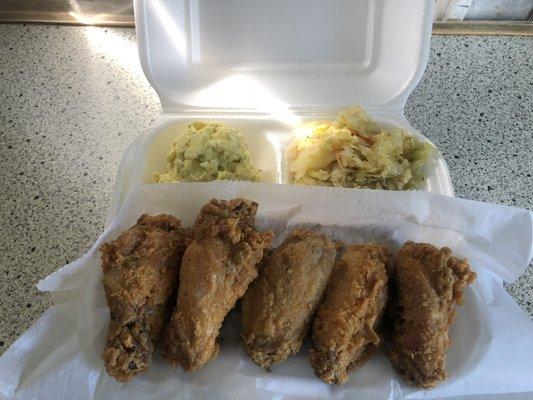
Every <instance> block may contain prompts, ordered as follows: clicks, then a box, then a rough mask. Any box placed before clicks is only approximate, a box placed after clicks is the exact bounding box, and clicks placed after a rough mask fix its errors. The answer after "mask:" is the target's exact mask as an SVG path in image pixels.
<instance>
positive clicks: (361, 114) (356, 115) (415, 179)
mask: <svg viewBox="0 0 533 400" xmlns="http://www.w3.org/2000/svg"><path fill="white" fill-rule="evenodd" d="M301 132H303V135H301V136H302V137H301V138H298V139H296V140H295V141H294V142H293V143H292V144H291V146H290V147H289V151H288V161H289V169H290V173H291V176H292V182H293V183H295V184H300V185H319V186H337V187H346V188H370V189H390V190H407V189H415V188H418V187H419V186H420V185H421V184H422V183H423V182H424V180H425V170H426V166H427V164H428V163H429V162H430V160H432V159H433V158H434V157H433V155H434V154H435V153H436V150H435V148H434V147H433V146H432V145H431V144H430V143H427V142H421V141H420V140H418V139H416V138H415V137H413V136H412V135H410V134H409V133H408V132H407V131H406V130H404V129H400V128H388V127H387V128H385V127H381V126H379V125H378V124H377V123H376V122H374V121H371V120H370V119H369V117H368V115H367V114H366V113H365V111H364V110H363V109H362V108H360V107H353V108H350V109H348V110H346V111H344V112H342V113H341V114H340V116H339V118H338V120H336V121H333V122H324V123H312V124H311V125H310V126H307V127H303V128H301Z"/></svg>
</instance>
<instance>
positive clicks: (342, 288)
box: [310, 244, 388, 384]
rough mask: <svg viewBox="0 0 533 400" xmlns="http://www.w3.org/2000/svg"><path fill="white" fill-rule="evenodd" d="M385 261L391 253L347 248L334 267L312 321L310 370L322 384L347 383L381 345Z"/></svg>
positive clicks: (374, 248) (372, 247)
mask: <svg viewBox="0 0 533 400" xmlns="http://www.w3.org/2000/svg"><path fill="white" fill-rule="evenodd" d="M387 261H388V251H387V248H385V247H383V246H378V245H373V244H363V245H352V246H350V247H348V249H347V250H346V252H345V253H344V254H343V256H342V257H341V259H340V260H339V261H338V262H337V263H336V264H335V267H334V268H333V272H332V274H331V276H330V278H329V280H328V285H327V288H326V294H325V296H324V300H323V301H322V303H321V304H320V306H319V308H318V311H317V314H316V317H315V319H314V321H313V346H312V347H311V357H310V360H311V366H312V367H313V369H314V370H315V374H316V376H318V377H319V378H320V379H322V380H323V381H324V382H326V383H330V384H331V383H336V384H341V383H344V382H346V381H347V380H348V372H349V371H350V370H352V369H354V368H356V367H358V366H360V365H361V364H362V363H364V362H365V361H366V360H367V359H368V357H369V356H370V355H371V354H372V353H373V351H374V350H375V349H376V347H377V345H378V344H379V343H380V337H379V336H378V333H377V329H378V326H379V324H380V322H381V317H382V316H383V313H384V310H385V304H386V301H387V272H386V269H385V265H386V263H387Z"/></svg>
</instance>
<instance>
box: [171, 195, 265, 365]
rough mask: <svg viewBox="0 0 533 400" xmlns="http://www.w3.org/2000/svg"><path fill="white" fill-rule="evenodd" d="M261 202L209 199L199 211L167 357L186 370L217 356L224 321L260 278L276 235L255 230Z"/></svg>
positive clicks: (186, 256) (183, 267) (184, 265)
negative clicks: (260, 268)
mask: <svg viewBox="0 0 533 400" xmlns="http://www.w3.org/2000/svg"><path fill="white" fill-rule="evenodd" d="M257 207H258V205H257V203H255V202H252V201H250V200H245V199H234V200H230V201H223V200H222V201H218V200H211V201H210V202H209V203H207V204H206V205H205V206H204V207H203V208H202V210H201V212H200V216H199V217H198V219H197V220H196V223H195V226H194V240H193V241H192V243H191V244H190V245H189V247H188V248H187V250H186V251H185V254H184V255H183V261H182V264H181V269H180V283H179V290H178V299H177V303H176V307H175V309H174V313H173V315H172V318H171V321H170V324H169V326H168V329H167V330H166V333H165V356H166V358H167V360H168V361H169V362H170V363H171V364H172V365H174V366H176V365H177V364H180V365H181V367H182V368H183V369H185V370H188V371H194V370H197V369H199V368H201V367H203V366H204V365H205V364H206V363H207V362H209V361H210V360H212V359H213V358H215V357H216V356H217V355H218V344H217V341H216V339H217V337H218V334H219V330H220V327H221V325H222V322H223V320H224V317H225V316H226V314H228V312H229V311H230V310H231V309H232V308H233V307H234V306H235V303H236V302H237V300H238V299H239V298H240V297H242V296H243V295H244V293H245V291H246V289H247V288H248V285H249V284H250V282H251V281H253V280H254V279H255V278H256V277H257V266H256V265H257V263H258V262H259V261H260V260H261V258H262V257H263V251H264V250H265V249H266V248H268V247H269V246H270V244H271V242H272V237H273V233H272V232H262V233H259V232H257V231H256V230H255V228H254V221H255V214H256V212H257Z"/></svg>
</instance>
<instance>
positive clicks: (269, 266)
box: [241, 229, 336, 368]
mask: <svg viewBox="0 0 533 400" xmlns="http://www.w3.org/2000/svg"><path fill="white" fill-rule="evenodd" d="M335 257H336V246H335V244H334V243H333V242H332V241H331V240H330V239H329V238H327V237H326V236H324V235H321V234H319V233H316V232H313V231H310V230H304V229H295V230H294V231H292V233H291V234H290V235H289V236H288V237H287V239H286V240H285V241H284V242H283V243H282V244H281V246H279V247H278V248H277V249H276V250H275V251H274V252H273V253H272V255H271V256H269V257H267V258H266V259H265V262H264V265H263V266H262V271H261V273H260V275H259V278H257V280H255V281H254V282H253V283H252V285H251V286H250V289H249V290H248V292H246V295H245V296H244V298H243V300H242V304H241V310H242V323H243V333H242V338H243V343H244V347H245V350H246V352H247V353H248V355H249V356H250V357H251V358H252V360H253V361H254V362H255V363H256V364H257V365H259V366H261V367H265V368H268V367H270V365H272V364H275V363H279V362H282V361H284V360H285V359H286V358H287V357H288V356H290V355H292V354H296V353H298V351H299V350H300V346H301V345H302V341H303V339H304V337H305V335H306V332H307V330H308V328H309V323H310V321H311V318H312V317H313V315H314V313H315V311H316V309H317V307H318V304H319V303H320V300H321V299H322V296H323V294H324V291H325V289H326V283H327V280H328V277H329V275H330V273H331V270H332V268H333V265H334V263H335Z"/></svg>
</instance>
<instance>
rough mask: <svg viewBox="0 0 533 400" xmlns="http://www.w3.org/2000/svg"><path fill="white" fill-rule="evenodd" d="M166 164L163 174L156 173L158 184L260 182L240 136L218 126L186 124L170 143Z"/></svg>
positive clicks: (196, 123) (215, 124)
mask: <svg viewBox="0 0 533 400" xmlns="http://www.w3.org/2000/svg"><path fill="white" fill-rule="evenodd" d="M167 162H168V171H167V173H164V174H163V173H162V174H159V173H156V181H157V182H158V183H163V182H180V181H186V182H207V181H216V180H240V181H254V182H258V181H260V180H261V173H260V171H259V170H258V169H257V168H255V167H254V166H253V165H252V161H251V157H250V151H249V150H248V146H247V144H246V141H245V140H244V136H243V135H242V133H240V132H239V131H237V130H235V129H233V128H231V127H229V126H226V125H223V124H219V123H207V122H193V123H192V124H190V125H189V126H188V127H187V130H186V131H185V133H184V134H183V135H180V136H178V137H177V138H176V140H174V142H173V143H172V145H171V150H170V153H169V154H168V157H167Z"/></svg>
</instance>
